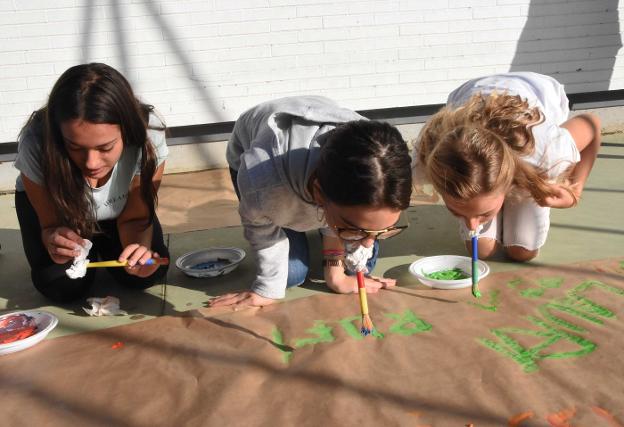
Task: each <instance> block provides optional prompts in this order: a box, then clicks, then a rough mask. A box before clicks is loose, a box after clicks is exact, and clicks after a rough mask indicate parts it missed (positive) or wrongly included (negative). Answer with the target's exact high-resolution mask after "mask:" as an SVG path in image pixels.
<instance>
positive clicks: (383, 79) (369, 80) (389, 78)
mask: <svg viewBox="0 0 624 427" xmlns="http://www.w3.org/2000/svg"><path fill="white" fill-rule="evenodd" d="M397 83H399V75H398V74H396V73H386V74H368V75H364V76H352V77H350V86H351V87H363V86H382V85H392V84H397Z"/></svg>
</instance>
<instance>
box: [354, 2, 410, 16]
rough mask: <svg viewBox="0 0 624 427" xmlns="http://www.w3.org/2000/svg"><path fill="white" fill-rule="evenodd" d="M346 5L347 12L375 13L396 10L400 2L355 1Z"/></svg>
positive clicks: (398, 8) (399, 6)
mask: <svg viewBox="0 0 624 427" xmlns="http://www.w3.org/2000/svg"><path fill="white" fill-rule="evenodd" d="M347 7H348V11H347V13H349V14H359V13H373V14H375V15H377V14H378V13H381V12H390V11H398V10H400V8H401V3H400V2H399V1H391V0H373V1H356V2H352V3H348V4H347Z"/></svg>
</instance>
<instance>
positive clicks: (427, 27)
mask: <svg viewBox="0 0 624 427" xmlns="http://www.w3.org/2000/svg"><path fill="white" fill-rule="evenodd" d="M400 28H401V35H403V34H405V35H410V34H422V35H429V34H445V33H448V32H449V23H448V22H423V23H418V24H403V25H401V27H400Z"/></svg>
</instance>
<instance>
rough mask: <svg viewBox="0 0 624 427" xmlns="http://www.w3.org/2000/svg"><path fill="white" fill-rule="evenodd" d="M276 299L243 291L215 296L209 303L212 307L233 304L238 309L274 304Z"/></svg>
mask: <svg viewBox="0 0 624 427" xmlns="http://www.w3.org/2000/svg"><path fill="white" fill-rule="evenodd" d="M275 301H277V300H274V299H272V298H265V297H263V296H260V295H258V294H257V293H255V292H253V291H241V292H234V293H231V294H225V295H221V296H218V297H216V298H213V299H211V300H210V301H209V302H208V305H209V306H210V307H224V306H228V305H231V306H233V307H234V309H236V308H238V307H241V306H251V307H263V306H265V305H269V304H273V303H274V302H275Z"/></svg>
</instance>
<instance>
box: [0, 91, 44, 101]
mask: <svg viewBox="0 0 624 427" xmlns="http://www.w3.org/2000/svg"><path fill="white" fill-rule="evenodd" d="M46 97H47V94H46V93H45V92H44V91H40V90H22V91H18V90H14V91H9V90H8V91H6V92H4V93H3V94H2V99H3V102H4V103H9V104H20V103H24V102H32V103H35V104H37V103H41V104H44V103H45V101H46Z"/></svg>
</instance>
